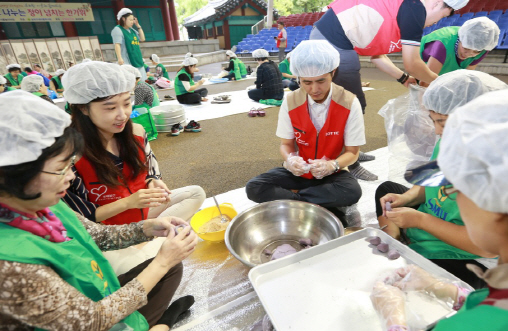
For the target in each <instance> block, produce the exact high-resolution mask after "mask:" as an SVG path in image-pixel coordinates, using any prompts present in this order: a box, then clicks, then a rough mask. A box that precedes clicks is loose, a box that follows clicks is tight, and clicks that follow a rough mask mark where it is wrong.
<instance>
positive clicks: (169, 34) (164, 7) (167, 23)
mask: <svg viewBox="0 0 508 331" xmlns="http://www.w3.org/2000/svg"><path fill="white" fill-rule="evenodd" d="M160 5H161V13H162V21H163V22H164V31H165V32H166V40H167V41H173V40H175V37H174V35H173V29H172V27H171V19H170V18H169V7H168V2H167V0H160Z"/></svg>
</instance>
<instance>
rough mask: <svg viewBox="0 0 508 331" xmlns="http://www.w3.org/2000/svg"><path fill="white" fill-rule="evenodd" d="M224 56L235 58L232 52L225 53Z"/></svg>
mask: <svg viewBox="0 0 508 331" xmlns="http://www.w3.org/2000/svg"><path fill="white" fill-rule="evenodd" d="M226 55H227V56H229V57H236V54H235V53H233V51H227V52H226Z"/></svg>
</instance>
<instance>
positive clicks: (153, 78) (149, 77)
mask: <svg viewBox="0 0 508 331" xmlns="http://www.w3.org/2000/svg"><path fill="white" fill-rule="evenodd" d="M143 68H145V71H146V73H147V75H146V76H147V79H149V80H157V79H155V77H153V76H148V73H149V72H150V67H149V66H148V64H146V63H145V64H143ZM146 69H148V71H147V70H146Z"/></svg>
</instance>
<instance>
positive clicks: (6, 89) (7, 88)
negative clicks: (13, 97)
mask: <svg viewBox="0 0 508 331" xmlns="http://www.w3.org/2000/svg"><path fill="white" fill-rule="evenodd" d="M4 89H5V91H16V90H17V89H15V88H14V87H10V86H4ZM5 91H4V92H5Z"/></svg>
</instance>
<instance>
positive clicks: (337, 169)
mask: <svg viewBox="0 0 508 331" xmlns="http://www.w3.org/2000/svg"><path fill="white" fill-rule="evenodd" d="M333 163H334V166H335V172H338V171H339V170H340V165H339V162H337V160H334V161H333Z"/></svg>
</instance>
